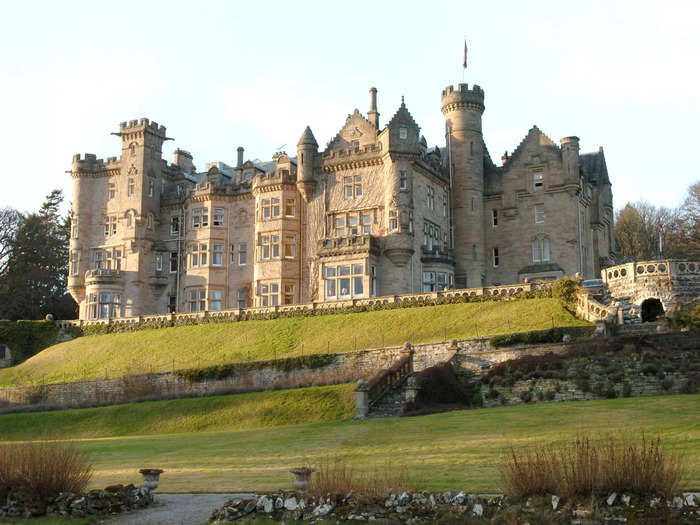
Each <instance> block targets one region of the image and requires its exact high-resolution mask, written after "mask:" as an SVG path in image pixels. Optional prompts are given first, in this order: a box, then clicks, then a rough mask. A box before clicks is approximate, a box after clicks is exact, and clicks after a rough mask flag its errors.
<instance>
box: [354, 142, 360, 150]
mask: <svg viewBox="0 0 700 525" xmlns="http://www.w3.org/2000/svg"><path fill="white" fill-rule="evenodd" d="M359 147H360V141H359V140H353V141H352V149H357V148H359Z"/></svg>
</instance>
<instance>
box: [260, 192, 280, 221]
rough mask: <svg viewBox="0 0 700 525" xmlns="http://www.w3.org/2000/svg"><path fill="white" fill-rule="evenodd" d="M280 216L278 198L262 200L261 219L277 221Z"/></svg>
mask: <svg viewBox="0 0 700 525" xmlns="http://www.w3.org/2000/svg"><path fill="white" fill-rule="evenodd" d="M279 216H280V200H279V197H273V198H271V199H263V200H262V219H263V220H269V219H278V218H279Z"/></svg>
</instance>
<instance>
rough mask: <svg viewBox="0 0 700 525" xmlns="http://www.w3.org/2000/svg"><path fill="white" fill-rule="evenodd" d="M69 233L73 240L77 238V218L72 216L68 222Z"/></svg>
mask: <svg viewBox="0 0 700 525" xmlns="http://www.w3.org/2000/svg"><path fill="white" fill-rule="evenodd" d="M70 233H71V237H73V238H74V239H77V238H78V216H77V215H74V216H73V217H71V221H70Z"/></svg>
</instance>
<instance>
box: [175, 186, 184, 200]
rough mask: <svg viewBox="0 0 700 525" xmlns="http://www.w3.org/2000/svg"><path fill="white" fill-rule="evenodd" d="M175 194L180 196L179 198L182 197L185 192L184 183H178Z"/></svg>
mask: <svg viewBox="0 0 700 525" xmlns="http://www.w3.org/2000/svg"><path fill="white" fill-rule="evenodd" d="M175 194H176V195H177V196H178V198H179V197H182V196H183V195H184V194H185V188H184V187H183V185H182V184H178V185H177V187H176V188H175Z"/></svg>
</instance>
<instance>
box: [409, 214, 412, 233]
mask: <svg viewBox="0 0 700 525" xmlns="http://www.w3.org/2000/svg"><path fill="white" fill-rule="evenodd" d="M408 233H413V212H412V211H409V212H408Z"/></svg>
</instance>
